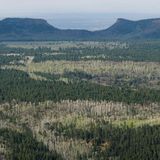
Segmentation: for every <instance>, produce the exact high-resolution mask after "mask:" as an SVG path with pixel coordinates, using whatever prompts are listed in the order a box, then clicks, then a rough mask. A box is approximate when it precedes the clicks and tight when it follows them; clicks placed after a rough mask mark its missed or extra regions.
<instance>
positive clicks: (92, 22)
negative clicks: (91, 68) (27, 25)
mask: <svg viewBox="0 0 160 160" xmlns="http://www.w3.org/2000/svg"><path fill="white" fill-rule="evenodd" d="M5 17H32V18H44V19H46V20H48V22H49V23H51V24H52V25H54V26H56V27H59V28H75V29H88V30H98V29H105V28H107V27H109V26H110V25H112V24H113V23H114V22H115V21H116V19H117V18H127V19H132V20H138V19H144V18H157V17H159V18H160V0H0V19H2V18H5Z"/></svg>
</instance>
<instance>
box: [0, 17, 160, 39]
mask: <svg viewBox="0 0 160 160" xmlns="http://www.w3.org/2000/svg"><path fill="white" fill-rule="evenodd" d="M110 39H111V40H114V39H115V40H125V39H160V18H156V19H145V20H139V21H131V20H127V19H123V18H119V19H117V21H116V23H115V24H113V25H112V26H111V27H109V28H107V29H105V30H99V31H87V30H74V29H65V30H64V29H59V28H56V27H54V26H52V25H50V24H49V23H48V22H47V21H46V20H44V19H32V18H6V19H3V20H2V21H0V40H1V41H25V40H29V41H32V40H34V41H36V40H37V41H43V40H44V41H45V40H110Z"/></svg>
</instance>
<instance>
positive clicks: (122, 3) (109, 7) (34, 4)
mask: <svg viewBox="0 0 160 160" xmlns="http://www.w3.org/2000/svg"><path fill="white" fill-rule="evenodd" d="M22 12H23V13H24V12H25V13H26V12H27V13H29V12H52V13H66V12H72V13H73V12H74V13H75V12H94V13H97V12H105V13H114V12H118V13H119V12H125V13H126V12H129V13H134V12H136V13H160V0H0V14H1V15H9V14H11V13H12V14H14V15H16V14H17V13H22Z"/></svg>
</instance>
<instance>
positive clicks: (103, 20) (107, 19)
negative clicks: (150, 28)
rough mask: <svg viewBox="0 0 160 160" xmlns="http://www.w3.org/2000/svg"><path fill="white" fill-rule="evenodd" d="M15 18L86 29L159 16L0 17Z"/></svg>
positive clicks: (74, 14) (67, 15) (51, 15)
mask: <svg viewBox="0 0 160 160" xmlns="http://www.w3.org/2000/svg"><path fill="white" fill-rule="evenodd" d="M8 17H12V18H13V17H16V18H42V19H46V20H47V21H48V23H50V24H51V25H53V26H55V27H57V28H61V29H86V30H91V31H93V30H101V29H106V28H108V27H110V26H111V25H112V24H114V23H115V21H116V20H117V18H126V19H130V20H141V19H148V18H160V15H159V14H142V13H141V14H136V13H130V14H129V13H61V14H60V13H45V14H43V13H36V14H21V15H15V16H1V17H0V19H4V18H8Z"/></svg>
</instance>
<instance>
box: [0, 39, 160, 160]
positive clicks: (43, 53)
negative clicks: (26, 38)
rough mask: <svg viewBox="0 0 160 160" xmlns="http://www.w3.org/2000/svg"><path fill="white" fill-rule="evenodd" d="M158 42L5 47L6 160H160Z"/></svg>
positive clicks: (2, 148)
mask: <svg viewBox="0 0 160 160" xmlns="http://www.w3.org/2000/svg"><path fill="white" fill-rule="evenodd" d="M159 46H160V42H159V41H145V42H143V41H139V42H127V43H126V42H89V41H88V42H80V41H79V42H60V41H59V42H4V43H1V45H0V159H2V160H52V159H53V160H61V159H64V160H97V159H98V160H159V159H160V153H159V150H160V134H159V133H160V118H159V117H160V64H159V62H160V59H159V58H160V54H159V49H160V47H159Z"/></svg>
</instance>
